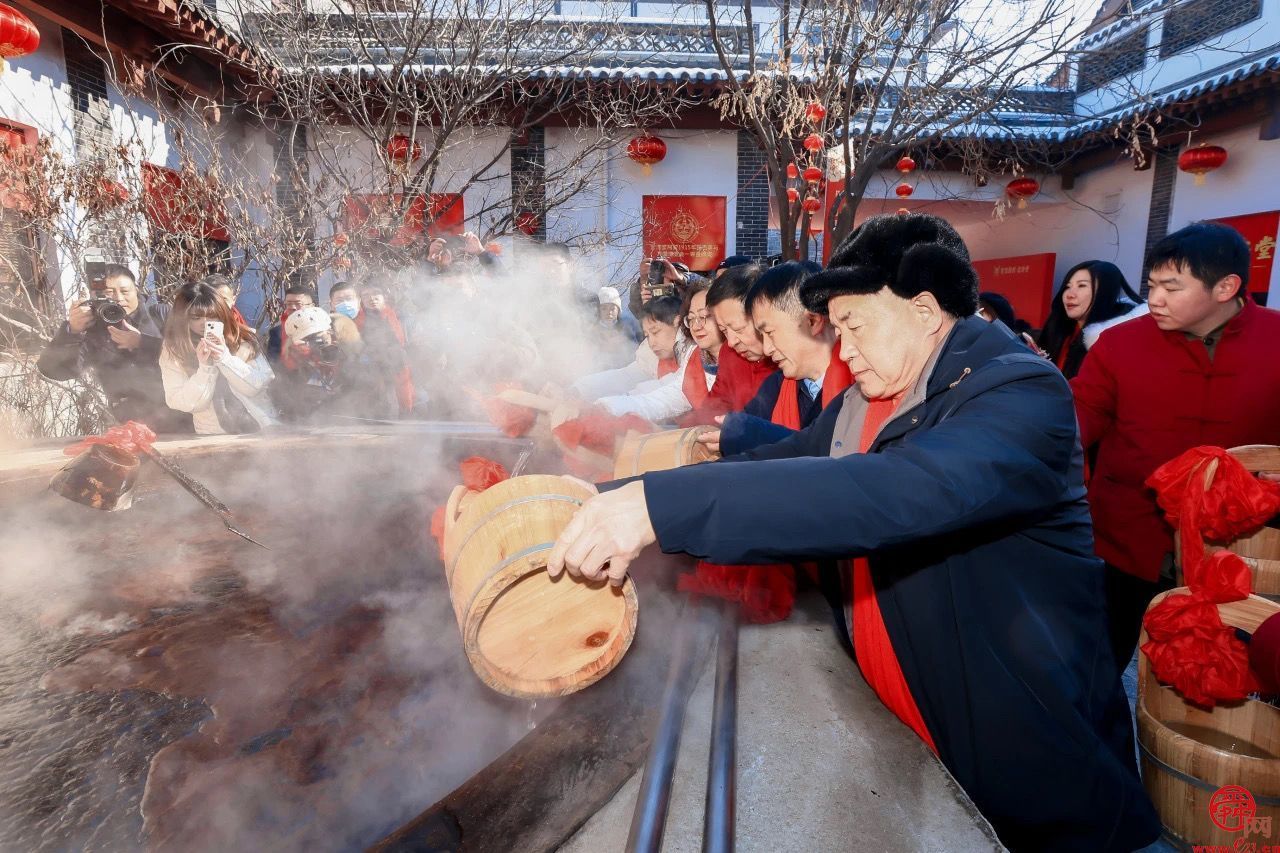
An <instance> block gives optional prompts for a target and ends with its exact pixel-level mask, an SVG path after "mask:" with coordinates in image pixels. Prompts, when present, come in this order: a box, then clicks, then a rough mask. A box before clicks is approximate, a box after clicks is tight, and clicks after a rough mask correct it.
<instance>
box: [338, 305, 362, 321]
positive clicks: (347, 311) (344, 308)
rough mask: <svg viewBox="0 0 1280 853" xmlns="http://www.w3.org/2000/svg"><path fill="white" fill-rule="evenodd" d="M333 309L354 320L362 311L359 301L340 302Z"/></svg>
mask: <svg viewBox="0 0 1280 853" xmlns="http://www.w3.org/2000/svg"><path fill="white" fill-rule="evenodd" d="M333 310H334V311H336V312H338V313H339V314H341V315H342V316H343V317H346V318H347V319H348V320H354V319H355V318H356V315H357V314H359V313H360V303H358V302H339V303H338V304H337V305H335V306H333Z"/></svg>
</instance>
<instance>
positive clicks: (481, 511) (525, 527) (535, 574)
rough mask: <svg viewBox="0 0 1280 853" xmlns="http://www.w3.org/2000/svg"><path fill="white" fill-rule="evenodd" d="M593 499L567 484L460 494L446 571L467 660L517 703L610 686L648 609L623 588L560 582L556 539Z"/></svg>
mask: <svg viewBox="0 0 1280 853" xmlns="http://www.w3.org/2000/svg"><path fill="white" fill-rule="evenodd" d="M589 497H591V493H590V492H589V491H588V490H587V489H585V488H583V487H582V486H579V485H577V484H575V483H572V482H570V481H568V480H566V479H565V478H563V477H553V476H545V475H533V476H525V477H515V478H513V479H510V480H506V481H504V482H502V483H498V484H497V485H496V486H492V487H490V488H488V489H486V490H485V491H483V492H471V493H468V492H467V491H466V489H465V488H464V487H462V486H459V487H458V488H457V489H455V490H454V493H453V495H452V496H451V497H450V499H449V505H448V507H447V508H446V516H445V534H444V563H445V576H446V578H447V579H448V582H449V595H450V597H451V598H452V600H453V612H454V614H455V615H456V616H457V617H458V627H459V628H460V629H461V631H462V644H463V648H464V649H465V650H466V653H467V658H468V659H469V660H470V661H471V666H472V668H473V669H474V670H475V671H476V674H477V675H478V676H480V679H481V680H482V681H483V682H484V683H485V684H487V685H489V686H490V687H492V688H493V689H494V690H497V691H499V692H500V693H505V694H507V695H509V696H520V697H527V698H537V697H540V696H563V695H565V694H567V693H573V692H574V691H577V690H581V689H582V688H584V687H586V686H588V685H589V684H593V683H594V682H596V681H598V680H599V679H601V678H603V677H604V676H605V675H606V674H608V672H609V671H610V670H612V669H613V668H614V667H615V666H617V665H618V662H619V661H621V660H622V656H623V655H624V654H626V652H627V649H628V648H629V647H630V646H631V640H632V638H633V637H634V636H635V630H636V614H637V612H638V611H637V608H638V604H637V601H636V592H635V587H634V585H633V584H632V583H631V579H630V578H627V580H626V582H625V583H624V584H623V585H622V587H613V586H610V585H609V584H608V583H587V582H585V581H582V580H580V579H576V578H572V577H570V576H569V575H568V574H567V573H566V574H563V575H561V576H560V578H558V579H557V580H554V581H553V580H551V578H550V577H549V576H548V574H547V571H546V565H547V557H548V555H549V553H550V551H551V546H552V545H553V544H554V543H555V540H556V537H557V536H558V535H559V534H560V532H561V531H562V530H563V529H564V527H565V525H566V524H568V523H569V520H570V519H571V518H572V517H573V514H574V513H575V512H576V511H577V509H578V507H579V506H581V505H582V502H583V501H585V500H586V499H587V498H589Z"/></svg>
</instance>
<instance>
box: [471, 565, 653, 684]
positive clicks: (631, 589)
mask: <svg viewBox="0 0 1280 853" xmlns="http://www.w3.org/2000/svg"><path fill="white" fill-rule="evenodd" d="M552 545H553V543H551V542H543V543H539V544H538V545H534V546H531V547H529V548H526V549H524V550H523V551H521V552H519V553H517V554H514V555H512V556H511V557H509V558H507V560H505V561H503V563H502V564H501V565H500V566H499V567H498V568H497V569H495V570H494V571H493V572H492V573H491V574H490V575H489V576H488V577H486V578H485V579H484V580H483V581H481V582H480V583H479V584H477V585H476V590H475V592H474V593H473V594H472V596H471V599H470V600H469V601H468V602H467V605H466V607H464V608H462V609H461V613H462V616H463V626H462V631H463V636H462V645H463V648H464V649H465V651H466V654H467V658H468V660H470V661H471V666H472V669H474V670H475V672H476V675H478V676H479V677H480V680H481V681H483V682H484V683H485V684H487V685H488V686H489V687H491V688H493V689H494V690H496V691H498V692H499V693H504V694H506V695H508V696H515V697H517V698H521V699H541V698H545V697H549V696H565V695H568V694H570V693H576V692H577V691H579V690H582V689H584V688H586V687H589V686H591V685H592V684H595V683H596V682H597V681H599V680H600V679H601V678H604V677H605V676H606V675H608V674H609V673H610V672H612V671H613V669H614V667H616V666H617V665H618V664H619V663H621V662H622V659H623V657H625V656H626V653H627V651H628V650H629V649H630V648H631V643H632V641H633V640H634V639H635V633H636V622H637V619H638V617H639V606H640V604H639V599H638V598H637V596H636V590H635V584H634V583H633V582H632V580H631V578H630V577H627V578H626V579H625V580H624V581H623V584H622V587H621V595H622V598H623V614H624V618H623V620H622V623H621V625H620V630H619V631H618V632H617V634H616V635H615V636H614V639H613V642H611V643H609V644H608V645H604V646H600V648H599V650H598V654H597V655H596V656H595V657H593V658H592V659H591V660H590V661H588V662H587V663H585V664H583V665H582V666H580V667H579V668H578V669H576V670H574V671H573V672H566V673H561V674H560V675H557V676H554V677H553V678H539V679H532V678H521V677H520V676H519V675H516V674H514V673H510V672H508V671H506V670H503V669H500V668H499V667H498V666H496V665H494V664H492V663H491V662H490V661H489V659H488V658H486V657H485V656H484V655H483V654H481V652H480V629H481V627H482V626H483V624H484V620H485V618H486V617H487V615H488V611H489V608H490V607H491V606H492V604H493V603H494V602H495V601H497V600H498V598H499V597H500V596H501V595H502V594H503V593H505V592H506V591H507V590H509V589H511V588H512V587H513V586H515V585H516V584H518V583H520V582H521V581H523V580H525V579H526V578H528V577H529V576H531V575H535V574H538V573H539V572H544V571H546V567H547V564H546V559H545V556H544V555H545V554H546V553H547V552H549V551H550V550H551V547H552ZM539 558H541V559H539ZM561 578H562V581H563V582H568V583H584V581H582V580H580V579H578V578H573V577H570V576H568V575H567V573H566V574H565V575H562V576H561ZM473 613H474V614H476V616H477V618H468V617H469V616H471V615H472V614H473ZM602 662H603V663H602ZM583 673H586V674H585V675H582V674H583ZM578 676H581V677H578ZM566 679H575V680H574V681H573V682H572V684H569V685H567V686H565V687H556V688H550V687H548V686H547V685H549V684H550V683H552V682H558V681H563V680H566Z"/></svg>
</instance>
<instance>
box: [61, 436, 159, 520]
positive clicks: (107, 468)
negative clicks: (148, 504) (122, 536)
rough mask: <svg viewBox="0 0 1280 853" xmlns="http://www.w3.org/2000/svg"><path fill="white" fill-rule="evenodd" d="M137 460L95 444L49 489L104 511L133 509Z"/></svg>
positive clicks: (104, 445)
mask: <svg viewBox="0 0 1280 853" xmlns="http://www.w3.org/2000/svg"><path fill="white" fill-rule="evenodd" d="M137 482H138V457H137V456H135V455H134V454H132V453H130V452H129V451H127V450H121V449H120V448H118V447H114V446H112V445H110V444H94V445H90V447H89V449H88V450H86V451H85V452H84V453H81V454H80V455H79V456H77V457H75V458H74V459H72V460H71V461H70V462H68V463H67V464H66V465H64V466H63V467H62V470H60V471H58V473H56V474H54V475H53V478H52V479H51V480H50V481H49V488H50V489H51V490H52V491H54V492H56V493H57V494H59V495H62V496H63V497H64V498H67V499H68V500H73V501H75V502H76V503H79V504H84V505H85V506H88V507H93V508H94V509H100V510H104V511H106V512H117V511H119V510H125V509H128V508H129V507H131V506H133V487H134V486H135V485H136V484H137Z"/></svg>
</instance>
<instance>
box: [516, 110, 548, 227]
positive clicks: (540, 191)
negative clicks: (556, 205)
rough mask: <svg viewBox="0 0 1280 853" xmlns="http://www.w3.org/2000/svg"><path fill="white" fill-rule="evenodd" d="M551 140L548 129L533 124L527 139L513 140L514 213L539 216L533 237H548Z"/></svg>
mask: <svg viewBox="0 0 1280 853" xmlns="http://www.w3.org/2000/svg"><path fill="white" fill-rule="evenodd" d="M546 182H547V143H546V131H544V130H543V129H542V128H541V127H531V128H529V130H528V138H527V140H522V141H521V142H520V143H519V144H517V143H515V142H513V143H511V209H512V212H513V215H514V216H519V215H520V212H521V211H525V210H527V211H529V212H531V213H533V214H534V215H536V216H537V217H538V230H537V231H535V232H534V233H533V234H532V235H531V236H532V239H534V240H536V241H538V242H540V243H545V242H546V240H547V222H546V218H547V217H546V207H547V183H546Z"/></svg>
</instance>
